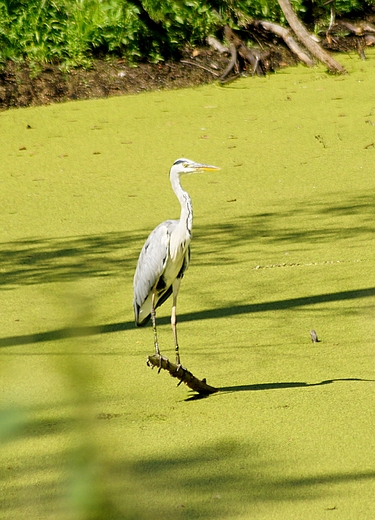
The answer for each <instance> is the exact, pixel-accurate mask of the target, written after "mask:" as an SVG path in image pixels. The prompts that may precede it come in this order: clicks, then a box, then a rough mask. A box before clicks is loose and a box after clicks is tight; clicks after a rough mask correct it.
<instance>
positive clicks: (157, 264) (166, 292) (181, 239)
mask: <svg viewBox="0 0 375 520" xmlns="http://www.w3.org/2000/svg"><path fill="white" fill-rule="evenodd" d="M214 170H220V168H218V167H217V166H211V165H208V164H200V163H196V162H194V161H191V160H189V159H184V158H182V159H177V161H175V162H174V163H173V165H172V168H171V170H170V175H169V178H170V181H171V185H172V189H173V191H174V192H175V194H176V196H177V198H178V200H179V202H180V205H181V214H180V219H179V220H166V221H165V222H162V223H161V224H159V225H158V226H157V227H156V228H155V229H154V230H153V231H152V232H151V234H150V235H149V237H148V238H147V240H146V242H145V244H144V246H143V248H142V250H141V253H140V255H139V259H138V264H137V268H136V271H135V275H134V285H133V287H134V302H133V305H134V315H135V324H136V325H137V326H138V327H142V326H144V325H146V324H147V323H148V321H149V320H150V318H151V319H152V326H153V331H154V346H155V353H156V354H157V355H158V356H160V349H159V344H158V337H157V331H156V313H155V310H156V309H157V307H159V306H160V305H162V304H163V303H164V302H165V301H166V300H167V299H168V298H169V296H171V295H172V296H173V303H172V314H171V325H172V331H173V337H174V346H175V352H176V364H177V365H178V366H181V362H180V354H179V347H178V341H177V315H176V305H177V295H178V291H179V288H180V284H181V280H182V277H183V276H184V273H185V271H186V269H187V268H188V266H189V261H190V241H191V236H192V227H193V206H192V202H191V198H190V196H189V194H188V193H187V192H186V191H185V190H183V188H182V186H181V183H180V177H181V176H182V175H186V174H191V173H200V172H205V171H214Z"/></svg>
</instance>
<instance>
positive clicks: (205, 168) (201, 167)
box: [190, 163, 221, 172]
mask: <svg viewBox="0 0 375 520" xmlns="http://www.w3.org/2000/svg"><path fill="white" fill-rule="evenodd" d="M190 168H194V170H196V171H197V172H211V171H217V170H220V169H221V168H219V167H218V166H212V165H210V164H199V163H196V164H193V165H191V166H190Z"/></svg>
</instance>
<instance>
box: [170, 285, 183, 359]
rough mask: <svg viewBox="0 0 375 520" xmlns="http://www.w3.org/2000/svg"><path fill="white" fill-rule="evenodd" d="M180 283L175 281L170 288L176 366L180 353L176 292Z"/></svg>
mask: <svg viewBox="0 0 375 520" xmlns="http://www.w3.org/2000/svg"><path fill="white" fill-rule="evenodd" d="M180 283H181V280H180V279H177V280H176V281H175V282H174V283H173V287H172V288H173V305H172V315H171V325H172V330H173V337H174V348H175V351H176V365H177V366H180V365H181V360H180V352H179V348H178V341H177V313H176V307H177V295H178V290H179V288H180Z"/></svg>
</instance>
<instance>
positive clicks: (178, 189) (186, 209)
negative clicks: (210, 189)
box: [171, 176, 193, 235]
mask: <svg viewBox="0 0 375 520" xmlns="http://www.w3.org/2000/svg"><path fill="white" fill-rule="evenodd" d="M171 184H172V188H173V191H174V192H175V194H176V196H177V198H178V200H179V201H180V204H181V215H180V226H182V227H183V228H184V229H186V230H187V231H188V233H189V235H191V233H192V229H193V205H192V202H191V198H190V196H189V194H188V192H187V191H185V190H183V189H182V186H181V183H180V178H179V177H178V176H176V177H173V178H171Z"/></svg>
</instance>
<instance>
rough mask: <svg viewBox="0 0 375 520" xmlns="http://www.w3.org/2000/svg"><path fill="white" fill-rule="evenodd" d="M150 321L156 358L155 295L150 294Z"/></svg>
mask: <svg viewBox="0 0 375 520" xmlns="http://www.w3.org/2000/svg"><path fill="white" fill-rule="evenodd" d="M151 319H152V329H153V331H154V345H155V354H156V355H157V356H160V350H159V343H158V333H157V332H156V312H155V293H153V294H152V299H151Z"/></svg>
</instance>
